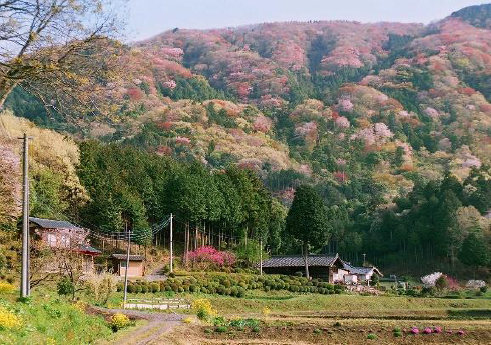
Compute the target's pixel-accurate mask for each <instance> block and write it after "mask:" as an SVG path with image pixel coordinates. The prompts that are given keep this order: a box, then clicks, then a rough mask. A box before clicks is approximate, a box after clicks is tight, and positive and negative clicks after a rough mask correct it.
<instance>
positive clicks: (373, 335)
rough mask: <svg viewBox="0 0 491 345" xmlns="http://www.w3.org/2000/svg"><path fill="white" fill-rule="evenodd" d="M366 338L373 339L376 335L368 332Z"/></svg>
mask: <svg viewBox="0 0 491 345" xmlns="http://www.w3.org/2000/svg"><path fill="white" fill-rule="evenodd" d="M367 339H370V340H375V339H377V336H376V335H375V334H372V333H370V334H369V335H367Z"/></svg>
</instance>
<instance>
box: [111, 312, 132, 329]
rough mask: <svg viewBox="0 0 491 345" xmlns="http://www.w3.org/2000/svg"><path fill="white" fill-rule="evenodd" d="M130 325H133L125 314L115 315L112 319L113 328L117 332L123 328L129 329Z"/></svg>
mask: <svg viewBox="0 0 491 345" xmlns="http://www.w3.org/2000/svg"><path fill="white" fill-rule="evenodd" d="M130 324H131V321H130V319H129V318H128V316H126V315H124V314H120V313H118V314H114V315H113V316H112V317H111V328H112V329H113V331H115V332H116V331H118V330H120V329H122V328H125V327H128V326H129V325H130Z"/></svg>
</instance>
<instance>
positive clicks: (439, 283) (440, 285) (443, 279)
mask: <svg viewBox="0 0 491 345" xmlns="http://www.w3.org/2000/svg"><path fill="white" fill-rule="evenodd" d="M435 287H436V288H437V289H438V290H439V291H442V290H444V289H446V288H448V279H447V276H446V275H444V274H442V275H440V277H438V279H437V280H436V281H435Z"/></svg>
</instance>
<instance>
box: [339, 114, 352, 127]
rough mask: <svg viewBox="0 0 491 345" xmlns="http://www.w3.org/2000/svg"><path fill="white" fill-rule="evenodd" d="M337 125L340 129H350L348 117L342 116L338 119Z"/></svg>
mask: <svg viewBox="0 0 491 345" xmlns="http://www.w3.org/2000/svg"><path fill="white" fill-rule="evenodd" d="M336 125H337V126H338V127H340V128H349V126H350V122H349V120H348V119H347V118H346V117H344V116H340V117H338V118H337V119H336Z"/></svg>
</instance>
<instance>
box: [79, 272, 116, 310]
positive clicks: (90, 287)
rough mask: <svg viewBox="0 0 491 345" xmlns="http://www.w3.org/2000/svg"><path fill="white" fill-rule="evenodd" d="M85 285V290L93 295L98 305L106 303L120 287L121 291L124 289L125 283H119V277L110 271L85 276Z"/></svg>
mask: <svg viewBox="0 0 491 345" xmlns="http://www.w3.org/2000/svg"><path fill="white" fill-rule="evenodd" d="M84 285H85V287H86V290H85V291H86V292H87V294H88V295H90V296H91V297H93V299H94V300H95V303H96V304H97V305H105V304H106V303H107V301H108V300H109V297H110V296H111V294H112V293H113V292H115V291H117V289H118V287H120V288H121V290H120V291H122V290H123V289H124V285H123V284H122V283H118V281H117V277H116V276H114V275H113V274H109V273H102V274H91V275H89V276H88V277H86V278H85V282H84Z"/></svg>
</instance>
